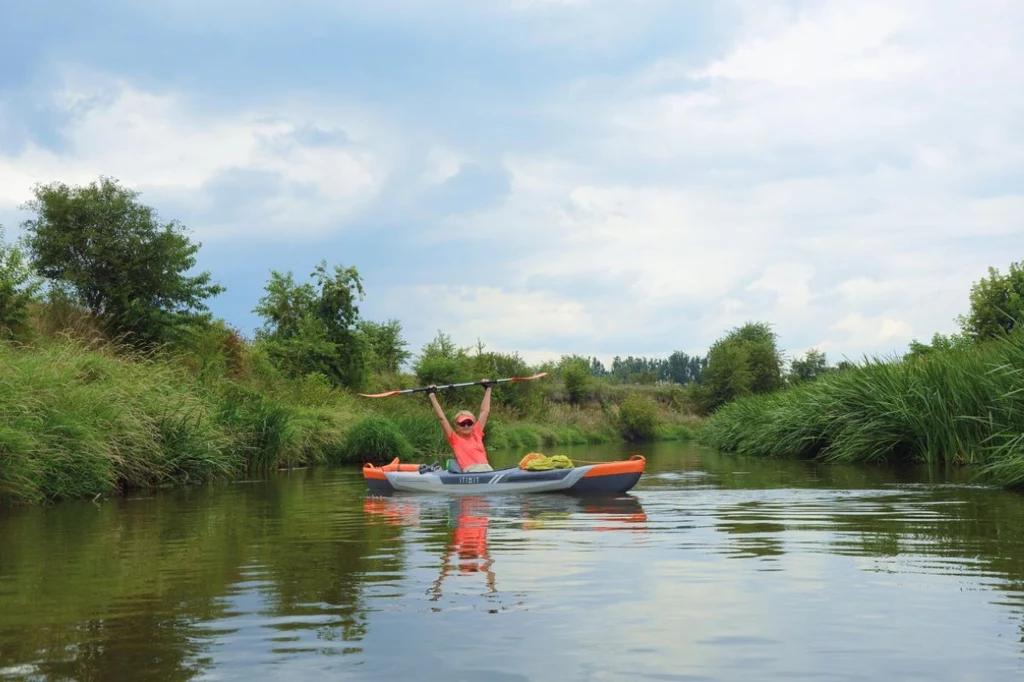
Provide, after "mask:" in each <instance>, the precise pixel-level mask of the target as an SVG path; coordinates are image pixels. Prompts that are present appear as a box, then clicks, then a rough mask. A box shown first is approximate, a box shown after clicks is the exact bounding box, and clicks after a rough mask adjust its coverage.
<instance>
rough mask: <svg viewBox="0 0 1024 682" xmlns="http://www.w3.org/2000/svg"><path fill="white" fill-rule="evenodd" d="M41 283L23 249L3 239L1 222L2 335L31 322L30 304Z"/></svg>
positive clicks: (20, 328) (17, 330)
mask: <svg viewBox="0 0 1024 682" xmlns="http://www.w3.org/2000/svg"><path fill="white" fill-rule="evenodd" d="M39 286H40V281H39V280H38V279H37V278H36V277H35V276H34V273H33V272H32V268H31V267H29V265H28V263H27V261H26V259H25V256H24V254H22V252H21V250H19V249H18V248H17V247H15V246H10V245H8V244H6V243H5V242H4V227H3V225H0V338H6V337H9V336H13V335H15V334H17V333H19V332H21V331H22V330H23V328H24V327H25V326H26V324H27V323H28V306H29V304H30V303H31V302H32V301H33V300H34V299H35V297H36V294H37V293H38V291H39Z"/></svg>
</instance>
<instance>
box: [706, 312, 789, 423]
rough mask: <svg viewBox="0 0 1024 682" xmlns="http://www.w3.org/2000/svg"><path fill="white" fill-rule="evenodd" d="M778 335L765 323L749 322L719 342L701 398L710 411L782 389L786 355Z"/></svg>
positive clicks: (711, 353) (713, 348) (711, 352)
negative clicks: (781, 348)
mask: <svg viewBox="0 0 1024 682" xmlns="http://www.w3.org/2000/svg"><path fill="white" fill-rule="evenodd" d="M775 339H776V337H775V332H773V331H772V330H771V327H770V326H769V325H768V324H766V323H764V322H748V323H747V324H745V325H743V326H742V327H738V328H736V329H733V330H732V331H731V332H729V333H728V334H727V335H726V336H724V337H723V338H721V339H719V340H718V341H716V342H715V343H714V344H713V345H712V346H711V349H710V350H709V351H708V357H707V368H706V369H705V370H704V371H703V373H702V375H701V386H700V390H699V392H698V397H699V400H700V403H701V406H702V407H703V409H704V410H705V411H707V412H710V411H712V410H715V409H717V408H718V407H719V406H721V405H723V404H725V403H727V402H729V401H732V400H735V399H736V398H741V397H743V396H745V395H749V394H752V393H769V392H771V391H775V390H778V389H780V388H782V385H783V384H782V354H781V353H780V352H779V349H778V347H777V346H776V343H775Z"/></svg>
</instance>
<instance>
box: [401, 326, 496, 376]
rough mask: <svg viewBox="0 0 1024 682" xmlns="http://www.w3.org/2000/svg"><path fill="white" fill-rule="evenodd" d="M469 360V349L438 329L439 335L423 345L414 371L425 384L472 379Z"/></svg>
mask: <svg viewBox="0 0 1024 682" xmlns="http://www.w3.org/2000/svg"><path fill="white" fill-rule="evenodd" d="M468 360H469V355H468V353H467V349H465V348H459V347H458V346H456V345H455V342H454V341H452V337H450V336H449V335H447V334H445V333H444V332H442V331H441V330H438V331H437V336H435V337H434V338H433V339H431V340H430V341H428V342H427V343H425V344H424V345H423V348H422V350H420V354H419V357H418V358H417V359H416V363H415V364H414V365H413V371H414V372H415V373H416V378H417V380H418V381H419V382H420V383H421V384H423V385H429V384H438V385H440V384H451V383H457V382H459V381H467V380H471V379H469V374H470V372H469V366H468V364H469V363H468ZM479 378H483V377H479ZM492 378H495V379H497V378H499V377H492Z"/></svg>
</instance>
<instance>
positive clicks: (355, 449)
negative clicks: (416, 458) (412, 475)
mask: <svg viewBox="0 0 1024 682" xmlns="http://www.w3.org/2000/svg"><path fill="white" fill-rule="evenodd" d="M342 452H344V454H345V457H346V459H348V460H350V461H354V462H363V463H370V464H378V465H379V464H386V463H387V462H390V461H391V460H392V459H394V458H395V457H398V458H400V459H402V460H405V461H411V460H412V457H413V445H412V443H410V442H409V439H408V438H406V436H405V434H404V433H402V431H401V430H399V428H398V427H397V426H396V425H395V423H394V422H393V421H391V420H390V419H388V418H387V417H380V416H372V417H367V418H366V419H363V420H362V421H360V422H358V423H357V424H356V425H355V426H353V427H352V428H351V429H349V431H348V434H347V435H346V436H345V441H344V445H343V446H342Z"/></svg>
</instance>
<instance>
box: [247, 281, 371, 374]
mask: <svg viewBox="0 0 1024 682" xmlns="http://www.w3.org/2000/svg"><path fill="white" fill-rule="evenodd" d="M310 277H311V278H312V279H313V282H306V283H304V284H297V283H296V282H295V279H294V278H293V276H292V273H291V272H287V273H285V274H281V273H279V272H277V271H271V273H270V281H269V282H267V285H266V287H265V288H264V291H266V294H265V295H264V296H263V297H262V298H260V300H259V303H258V305H257V306H256V307H255V308H254V309H253V312H254V313H256V314H258V315H260V316H261V317H263V318H264V323H263V329H261V330H259V331H258V332H257V334H256V337H257V342H258V343H260V344H261V345H262V346H263V347H264V348H265V349H266V351H267V354H268V355H269V357H270V358H271V360H272V361H273V362H274V363H275V364H276V365H277V366H278V367H279V368H280V369H281V370H282V371H283V372H284V373H285V374H287V375H289V376H293V377H300V376H306V375H307V374H310V373H312V372H318V373H320V374H323V375H325V376H327V377H329V378H330V379H331V380H332V381H334V382H336V383H339V384H341V385H344V386H349V387H358V386H359V385H360V384H361V383H362V380H363V371H364V356H365V352H364V341H363V340H362V339H361V338H360V337H359V336H358V334H357V324H358V322H359V307H358V306H357V301H359V300H360V299H362V297H363V296H364V295H365V294H364V291H363V283H362V280H361V279H360V278H359V272H358V271H357V270H356V269H355V267H349V268H346V267H342V266H340V265H338V266H335V268H334V270H333V271H330V270H328V267H327V261H321V262H320V264H319V265H318V266H317V267H316V268H315V269H314V270H313V272H312V273H311V274H310Z"/></svg>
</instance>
